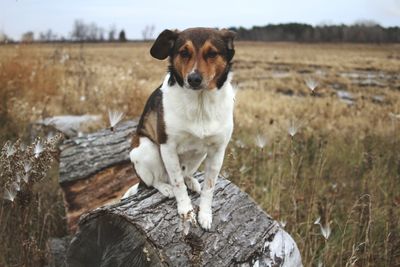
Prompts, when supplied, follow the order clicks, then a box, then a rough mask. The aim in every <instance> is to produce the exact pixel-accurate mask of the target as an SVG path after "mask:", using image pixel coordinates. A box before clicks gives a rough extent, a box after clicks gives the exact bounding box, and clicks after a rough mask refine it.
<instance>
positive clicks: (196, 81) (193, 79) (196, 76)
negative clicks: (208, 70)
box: [188, 71, 203, 89]
mask: <svg viewBox="0 0 400 267" xmlns="http://www.w3.org/2000/svg"><path fill="white" fill-rule="evenodd" d="M202 81H203V77H201V74H200V73H198V72H197V71H196V72H193V73H191V74H189V76H188V83H189V85H190V86H191V87H192V88H194V89H198V88H199V87H200V85H201V82H202Z"/></svg>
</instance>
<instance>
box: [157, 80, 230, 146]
mask: <svg viewBox="0 0 400 267" xmlns="http://www.w3.org/2000/svg"><path fill="white" fill-rule="evenodd" d="M168 78H169V75H167V77H166V79H165V81H164V84H163V86H162V88H161V90H162V92H163V107H164V121H165V125H166V134H167V136H168V138H167V142H174V143H175V144H176V145H177V150H178V154H180V153H179V152H184V151H185V150H193V149H198V150H202V149H203V148H205V147H209V146H213V145H222V144H224V143H227V142H228V141H229V139H230V136H231V133H232V129H233V106H234V91H233V88H232V85H231V83H230V79H228V81H227V82H225V84H224V86H223V87H221V88H220V89H214V90H198V91H197V90H191V89H187V88H182V87H180V86H177V85H175V86H169V85H168V83H167V81H168Z"/></svg>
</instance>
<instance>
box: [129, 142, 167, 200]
mask: <svg viewBox="0 0 400 267" xmlns="http://www.w3.org/2000/svg"><path fill="white" fill-rule="evenodd" d="M139 141H140V142H139V145H138V146H137V147H135V148H134V149H132V151H131V152H130V153H129V157H130V159H131V161H132V163H133V165H134V168H135V171H136V174H137V175H138V176H139V178H140V180H142V181H143V182H144V183H145V184H146V185H147V186H152V187H154V188H156V189H157V190H158V191H160V193H161V194H163V195H164V196H166V197H169V198H171V197H173V196H174V194H173V192H172V187H171V185H169V184H168V183H167V181H168V175H167V172H166V170H165V167H164V164H163V162H162V160H161V155H160V150H159V148H158V146H157V145H156V144H154V143H153V142H152V141H151V140H150V139H149V138H147V137H141V138H140V140H139ZM131 189H132V188H130V189H129V190H128V192H129V191H131ZM132 191H134V190H133V189H132ZM128 192H127V193H128ZM127 193H126V194H127Z"/></svg>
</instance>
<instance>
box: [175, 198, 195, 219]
mask: <svg viewBox="0 0 400 267" xmlns="http://www.w3.org/2000/svg"><path fill="white" fill-rule="evenodd" d="M177 204H178V214H179V215H180V216H181V217H184V216H186V215H187V214H188V213H189V212H193V206H192V203H191V201H190V198H189V197H187V199H186V200H185V201H182V202H178V203H177Z"/></svg>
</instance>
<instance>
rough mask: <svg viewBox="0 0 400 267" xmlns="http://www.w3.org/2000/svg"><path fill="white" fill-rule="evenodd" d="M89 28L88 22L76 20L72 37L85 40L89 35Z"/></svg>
mask: <svg viewBox="0 0 400 267" xmlns="http://www.w3.org/2000/svg"><path fill="white" fill-rule="evenodd" d="M87 34H88V29H87V26H86V24H85V23H84V22H83V21H82V20H75V22H74V25H73V28H72V33H71V37H72V39H73V40H76V41H84V40H85V39H86V37H87Z"/></svg>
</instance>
